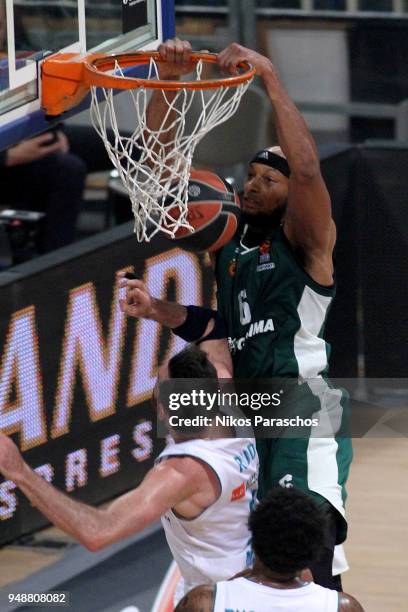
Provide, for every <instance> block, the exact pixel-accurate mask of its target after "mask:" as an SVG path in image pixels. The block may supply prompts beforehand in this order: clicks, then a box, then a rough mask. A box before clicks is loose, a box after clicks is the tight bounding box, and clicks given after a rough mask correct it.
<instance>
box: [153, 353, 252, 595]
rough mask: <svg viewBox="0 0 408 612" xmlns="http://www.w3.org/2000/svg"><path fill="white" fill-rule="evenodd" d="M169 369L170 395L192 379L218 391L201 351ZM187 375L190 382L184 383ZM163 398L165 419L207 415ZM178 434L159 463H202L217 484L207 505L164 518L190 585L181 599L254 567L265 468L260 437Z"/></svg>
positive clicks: (201, 430)
mask: <svg viewBox="0 0 408 612" xmlns="http://www.w3.org/2000/svg"><path fill="white" fill-rule="evenodd" d="M204 346H205V345H204ZM167 367H168V372H166V371H165V369H163V368H162V369H161V371H160V374H159V380H160V378H161V377H162V376H163V375H164V377H165V378H166V379H167V380H166V381H165V382H168V383H171V384H170V389H169V391H170V392H171V393H172V394H173V396H174V391H175V389H177V390H178V393H180V392H186V391H187V392H188V389H189V388H190V389H191V379H193V380H194V381H195V382H196V381H197V382H198V380H199V379H203V378H206V379H207V380H205V381H204V380H203V382H202V383H201V385H200V389H205V390H206V391H207V392H210V391H211V390H216V389H217V388H218V380H217V378H216V372H215V369H214V367H213V366H212V364H211V363H209V361H208V359H207V358H206V356H205V354H204V353H203V351H201V350H200V349H197V348H194V349H193V348H192V347H188V348H187V349H185V350H183V351H181V352H180V353H178V354H177V355H176V356H175V357H173V358H172V359H171V360H170V361H169V363H168V366H167ZM163 370H164V371H163ZM187 374H188V376H187ZM183 376H184V377H186V378H188V379H189V380H180V379H181V378H182V377H183ZM195 382H194V384H195ZM169 391H167V393H168V392H169ZM158 393H159V398H160V399H161V398H162V390H160V392H159V389H158V387H156V389H155V396H156V398H157V397H158V395H157V394H158ZM163 396H164V399H163V401H162V402H160V407H159V414H160V411H162V412H161V416H162V418H164V419H169V418H170V419H171V418H176V419H177V420H179V421H181V420H182V419H183V418H186V417H187V418H190V419H191V418H194V416H195V415H197V416H200V415H202V414H203V409H202V406H197V407H196V408H194V406H191V405H188V406H187V407H183V406H182V404H180V407H179V409H178V410H177V412H176V411H174V412H171V410H170V409H169V407H168V406H169V402H168V401H166V399H165V398H166V392H165V393H163ZM160 399H159V401H160ZM193 429H194V434H193V433H192V432H193ZM227 429H228V430H227ZM172 435H174V436H175V437H176V439H175V442H174V443H170V444H169V445H168V446H167V447H166V448H165V449H164V451H163V452H162V453H161V454H160V456H159V457H158V459H157V461H156V464H159V465H160V464H163V465H165V464H166V463H168V462H176V463H179V462H181V461H184V462H186V461H189V462H194V463H196V464H197V463H198V464H199V466H200V468H201V469H202V470H205V472H206V475H207V479H208V480H209V482H210V483H211V486H212V490H211V493H212V495H211V500H210V499H209V502H210V503H207V504H206V506H205V507H202V508H197V507H195V508H192V507H191V504H190V503H189V502H187V503H185V504H179V505H178V506H177V508H172V509H169V510H168V511H167V512H166V513H165V514H164V515H163V516H162V524H163V528H164V530H165V533H166V538H167V542H168V544H169V546H170V549H171V551H172V553H173V556H174V559H175V560H176V562H177V565H178V567H179V569H180V572H181V575H182V578H183V581H184V583H183V584H182V585H180V588H179V589H178V593H177V594H176V600H177V599H179V598H180V597H181V596H183V595H184V594H185V593H186V592H188V591H189V590H190V589H191V588H192V587H193V586H197V585H199V584H203V583H205V584H211V583H214V582H216V581H217V580H224V579H228V578H231V576H233V575H234V574H235V573H236V572H237V571H242V570H243V569H244V568H245V567H248V566H249V565H250V564H251V563H252V549H251V546H250V533H249V529H248V517H249V512H250V510H251V508H252V507H253V504H254V502H255V498H256V492H257V482H258V468H259V466H258V456H257V453H256V447H255V440H254V438H248V437H244V438H238V437H231V436H234V432H233V431H231V430H230V429H229V428H222V429H221V428H212V427H211V426H207V425H205V424H203V425H198V426H197V425H196V426H191V427H189V426H188V425H186V426H184V427H183V428H181V427H178V428H177V430H175V429H173V430H172ZM192 435H194V438H192ZM226 435H229V436H230V437H228V438H227V437H225V436H226ZM202 479H203V477H202Z"/></svg>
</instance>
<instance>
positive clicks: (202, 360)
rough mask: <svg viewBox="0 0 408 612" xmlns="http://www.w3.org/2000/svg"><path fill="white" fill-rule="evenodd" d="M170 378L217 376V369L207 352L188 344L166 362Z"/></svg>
mask: <svg viewBox="0 0 408 612" xmlns="http://www.w3.org/2000/svg"><path fill="white" fill-rule="evenodd" d="M168 369H169V375H170V378H217V370H216V369H215V367H214V366H213V364H212V363H211V361H210V360H209V359H208V355H207V353H205V352H204V351H202V350H201V349H200V348H198V346H196V345H195V344H189V345H188V346H186V347H185V348H184V349H183V350H182V351H180V352H179V353H177V354H176V355H174V356H173V357H172V358H171V359H170V361H169V363H168Z"/></svg>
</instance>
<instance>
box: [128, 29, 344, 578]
mask: <svg viewBox="0 0 408 612" xmlns="http://www.w3.org/2000/svg"><path fill="white" fill-rule="evenodd" d="M159 51H160V53H161V55H162V56H163V58H165V59H166V60H168V61H169V62H171V66H172V75H173V76H176V75H177V74H179V75H181V74H184V73H185V72H186V69H187V68H188V65H189V54H190V53H191V47H190V45H189V43H188V42H186V41H180V40H178V39H175V40H171V41H167V42H166V43H164V44H162V45H161V46H160V47H159ZM242 61H248V62H249V63H250V64H252V65H253V66H254V67H255V68H256V71H257V74H258V75H259V76H260V77H261V79H262V80H263V83H264V86H265V89H266V95H268V96H269V99H270V101H271V104H272V107H273V110H274V115H275V126H276V131H277V135H278V140H279V147H274V148H272V149H267V150H264V151H259V152H258V153H256V154H255V155H254V157H253V159H252V160H250V163H249V169H248V176H247V179H246V182H245V186H244V196H243V200H242V210H243V219H242V225H241V227H240V228H239V230H238V232H237V234H236V236H235V237H234V238H233V240H232V241H231V242H230V243H229V244H227V245H226V246H225V247H224V248H223V249H221V251H219V252H218V253H217V255H218V257H217V261H216V279H217V285H218V293H217V299H218V311H219V313H220V314H221V315H222V317H223V319H224V321H225V323H226V326H227V333H228V336H229V338H230V344H231V351H232V359H233V365H234V376H236V377H238V378H270V379H272V378H273V377H288V378H291V379H293V378H295V379H296V378H297V379H298V380H299V382H301V383H302V387H301V393H302V398H303V402H304V404H305V406H307V410H308V411H312V412H316V413H318V412H320V411H322V410H325V411H326V412H328V411H331V416H333V419H332V421H333V422H335V423H341V421H342V418H343V411H344V406H345V403H344V402H345V400H344V397H343V395H342V393H341V392H340V391H338V390H334V389H332V388H331V386H330V384H329V382H328V381H327V380H326V378H325V374H326V373H327V369H328V353H329V347H328V345H327V344H326V343H325V341H324V339H323V332H324V326H325V322H326V318H327V314H328V311H329V308H330V305H331V303H332V301H333V298H334V295H335V283H334V268H333V260H332V255H333V248H334V244H335V239H336V230H335V225H334V222H333V219H332V215H331V205H330V197H329V194H328V192H327V189H326V185H325V183H324V181H323V178H322V175H321V172H320V164H319V158H318V154H317V149H316V145H315V142H314V140H313V137H312V135H311V133H310V131H309V129H308V127H307V126H306V123H305V122H304V120H303V118H302V116H301V115H300V113H299V111H298V110H297V108H296V106H295V105H294V103H293V102H292V100H291V99H290V97H289V96H288V94H287V92H286V91H285V89H284V88H283V86H282V84H281V83H280V80H279V78H278V75H277V73H276V70H275V68H274V66H273V65H272V63H271V62H270V60H269V59H267V58H266V57H264V56H262V55H260V54H259V53H256V52H255V51H252V50H250V49H246V48H244V47H242V46H240V45H237V44H235V43H234V44H232V45H229V46H228V47H227V48H226V49H225V50H224V51H222V52H221V53H220V54H219V63H220V66H221V68H222V69H223V70H225V71H226V72H229V73H234V72H235V71H236V67H237V65H238V64H239V62H242ZM158 110H159V109H158ZM151 112H153V110H151ZM139 282H140V281H128V283H129V284H128V297H127V299H128V302H129V305H130V304H133V306H134V305H135V302H137V301H138V299H139V297H140V296H139V294H138V291H141V292H142V293H143V292H145V288H143V287H142V285H140V284H138V283H139ZM137 316H147V317H150V318H152V319H155V320H156V321H158V322H159V323H161V324H163V325H168V326H169V327H172V328H175V327H178V326H180V325H181V324H183V325H185V324H186V321H187V327H189V328H191V327H194V325H195V322H194V321H197V320H198V319H199V318H200V317H199V315H198V314H197V312H195V311H187V310H186V309H184V310H183V307H181V306H180V305H173V308H172V305H171V304H168V303H163V302H160V301H159V300H155V301H154V304H153V308H151V309H150V311H149V310H147V311H146V310H145V311H144V313H143V309H142V310H141V313H140V314H139V315H137ZM255 330H256V333H255ZM257 448H258V452H259V455H260V493H261V497H262V496H263V495H265V494H266V492H267V491H268V490H269V489H270V488H271V487H272V486H274V485H278V484H280V485H283V486H289V487H290V486H296V487H298V488H299V489H301V490H303V491H305V492H306V493H308V494H309V495H310V496H312V497H313V498H314V499H315V501H316V502H317V503H318V504H319V505H320V506H321V508H322V510H323V511H324V512H325V513H326V515H327V519H328V529H327V532H326V540H325V546H324V551H323V554H322V556H321V559H320V560H319V561H318V562H316V564H315V565H314V567H313V568H312V571H313V575H314V578H315V580H316V581H317V582H318V583H319V584H321V585H323V586H326V587H330V588H336V589H338V590H341V581H340V578H339V576H333V573H334V574H336V575H337V574H339V573H340V572H341V571H343V570H344V569H345V567H346V565H345V563H343V564H342V565H340V566H338V567H336V568H334V567H332V566H333V557H334V550H335V546H336V544H340V543H341V542H343V541H344V539H345V537H346V532H347V523H346V520H345V510H344V501H345V498H346V491H345V484H346V481H347V477H348V471H349V466H350V462H351V459H352V449H351V442H350V440H349V439H347V438H345V437H337V436H336V435H335V433H334V434H333V435H331V436H330V435H328V436H327V437H325V438H323V437H313V436H310V437H308V436H305V437H304V438H277V439H276V438H275V439H258V440H257Z"/></svg>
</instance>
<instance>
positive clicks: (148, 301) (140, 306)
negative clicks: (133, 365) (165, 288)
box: [118, 272, 232, 378]
mask: <svg viewBox="0 0 408 612" xmlns="http://www.w3.org/2000/svg"><path fill="white" fill-rule="evenodd" d="M118 275H119V277H120V278H121V282H120V286H121V287H125V288H126V297H125V298H124V299H121V300H119V304H120V308H121V310H122V312H124V313H125V314H127V315H128V316H130V317H136V318H142V319H151V320H153V321H156V322H157V323H160V325H164V326H165V327H169V328H170V329H175V328H178V327H180V326H181V325H183V324H185V322H186V319H187V313H188V311H187V308H186V306H183V305H181V304H177V303H176V302H165V301H163V300H158V299H157V298H154V297H152V296H151V295H150V293H149V292H148V290H147V287H146V285H145V284H144V283H143V282H142V281H141V280H139V279H127V278H125V272H119V274H118ZM196 311H198V313H199V312H200V308H199V307H198V308H196ZM204 311H205V309H204V308H203V309H202V312H204ZM214 326H215V320H214V319H213V318H210V319H209V321H208V323H207V324H204V325H203V329H202V333H200V334H199V336H198V337H197V340H198V341H199V340H200V339H201V338H206V337H207V336H208V334H211V332H212V331H213V329H214ZM219 336H220V334H218V337H217V338H215V339H208V340H203V341H202V342H200V347H201V348H202V349H203V351H205V352H206V353H207V355H208V357H209V359H210V361H211V362H212V363H213V364H214V366H215V368H216V369H217V374H218V377H219V378H231V376H232V361H231V355H230V352H229V347H228V341H227V338H226V332H225V337H219Z"/></svg>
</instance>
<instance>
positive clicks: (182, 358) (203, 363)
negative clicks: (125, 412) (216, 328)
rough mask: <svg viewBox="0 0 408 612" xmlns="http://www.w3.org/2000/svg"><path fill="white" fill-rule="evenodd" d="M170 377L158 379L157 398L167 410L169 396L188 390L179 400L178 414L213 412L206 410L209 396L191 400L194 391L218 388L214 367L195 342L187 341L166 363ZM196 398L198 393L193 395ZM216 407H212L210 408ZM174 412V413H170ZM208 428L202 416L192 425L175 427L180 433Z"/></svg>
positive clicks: (190, 432) (208, 390)
mask: <svg viewBox="0 0 408 612" xmlns="http://www.w3.org/2000/svg"><path fill="white" fill-rule="evenodd" d="M168 370H169V376H170V378H169V379H167V380H164V381H163V382H161V383H160V389H159V394H160V402H161V404H162V406H163V407H164V410H165V411H166V412H167V413H170V411H171V407H172V405H173V407H174V403H173V404H172V403H171V401H170V400H171V398H172V397H173V398H175V396H176V395H177V396H178V397H180V396H181V394H188V395H189V401H188V402H187V403H184V402H183V403H181V402H178V401H177V403H178V408H177V416H178V417H182V418H187V419H194V418H195V417H205V416H208V417H211V416H213V414H212V413H208V412H207V406H208V403H207V402H208V400H207V399H206V398H207V397H208V396H204V399H203V400H201V398H200V400H199V401H197V400H194V399H193V398H194V396H193V393H196V394H199V393H209V394H211V395H213V394H214V393H217V392H218V391H219V386H218V376H217V370H216V369H215V367H214V366H213V364H212V363H211V362H210V361H209V359H208V356H207V353H205V352H204V351H203V350H201V349H200V348H198V346H196V345H195V344H191V345H188V346H187V347H186V348H184V349H183V350H182V351H180V352H179V353H177V354H176V355H174V357H172V358H171V359H170V361H169V363H168ZM196 398H197V395H196ZM215 410H217V407H214V409H212V412H213V413H214V411H215ZM173 414H174V413H173ZM206 428H207V425H206V423H205V422H204V421H203V420H201V421H200V422H199V423H198V424H197V423H195V424H194V425H192V424H188V423H184V424H183V425H181V426H179V427H178V432H179V433H184V434H193V435H194V434H199V433H201V432H202V431H203V430H205V429H206Z"/></svg>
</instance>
